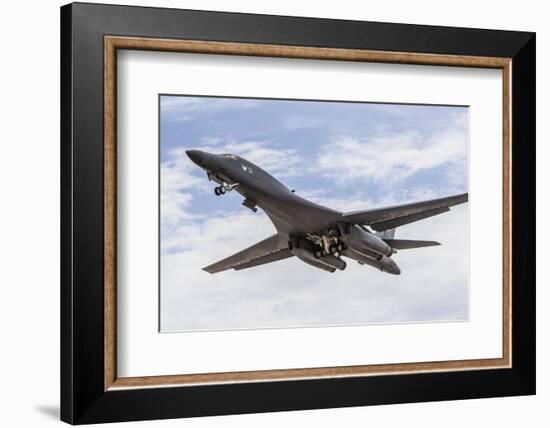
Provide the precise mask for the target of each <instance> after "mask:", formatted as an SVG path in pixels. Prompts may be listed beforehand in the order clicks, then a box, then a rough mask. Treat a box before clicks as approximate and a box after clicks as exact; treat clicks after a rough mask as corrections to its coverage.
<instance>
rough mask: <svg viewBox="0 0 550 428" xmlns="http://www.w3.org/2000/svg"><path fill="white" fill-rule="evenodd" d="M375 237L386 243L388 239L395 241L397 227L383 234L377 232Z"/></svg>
mask: <svg viewBox="0 0 550 428" xmlns="http://www.w3.org/2000/svg"><path fill="white" fill-rule="evenodd" d="M375 235H376V236H378V237H379V238H380V239H383V240H384V241H385V240H386V239H393V237H394V236H395V227H394V228H393V229H388V230H384V231H383V232H375Z"/></svg>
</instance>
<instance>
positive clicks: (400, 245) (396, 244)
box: [384, 239, 441, 250]
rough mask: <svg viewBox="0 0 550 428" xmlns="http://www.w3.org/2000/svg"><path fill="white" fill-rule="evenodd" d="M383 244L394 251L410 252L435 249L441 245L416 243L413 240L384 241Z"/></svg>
mask: <svg viewBox="0 0 550 428" xmlns="http://www.w3.org/2000/svg"><path fill="white" fill-rule="evenodd" d="M384 242H386V244H388V245H389V246H390V247H392V248H395V249H396V250H410V249H411V248H422V247H436V246H438V245H441V244H440V243H439V242H436V241H416V240H413V239H384Z"/></svg>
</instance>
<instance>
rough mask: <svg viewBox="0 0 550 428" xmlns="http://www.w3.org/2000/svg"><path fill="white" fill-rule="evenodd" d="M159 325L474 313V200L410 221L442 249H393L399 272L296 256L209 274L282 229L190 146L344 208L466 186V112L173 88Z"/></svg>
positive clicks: (165, 118)
mask: <svg viewBox="0 0 550 428" xmlns="http://www.w3.org/2000/svg"><path fill="white" fill-rule="evenodd" d="M159 109H160V142H159V144H160V180H161V181H160V236H161V238H160V285H159V286H160V329H161V331H163V332H177V331H182V332H183V331H197V330H200V331H204V330H231V329H257V328H290V327H321V326H329V325H330V326H334V325H362V324H380V323H383V324H385V323H403V322H441V321H466V320H467V319H468V290H469V288H468V275H469V270H468V269H469V264H468V257H469V250H468V248H469V242H468V239H469V237H468V234H469V233H468V230H469V229H468V204H463V205H460V206H457V207H453V208H452V210H451V212H448V213H445V214H442V215H439V216H435V217H432V218H429V219H426V220H422V221H420V222H417V223H414V224H411V225H406V226H403V227H400V228H398V229H397V231H396V236H395V237H396V238H401V239H427V240H437V241H439V242H441V243H442V246H440V247H431V248H420V249H414V250H402V251H399V252H398V254H396V255H394V256H393V257H394V260H395V261H396V262H397V264H398V265H399V267H400V269H401V272H402V273H401V275H399V276H394V275H389V274H387V273H383V272H380V271H377V270H376V269H374V268H371V267H368V266H364V265H363V266H361V265H359V264H357V263H356V262H354V261H353V260H349V259H348V260H347V263H348V267H347V268H346V270H344V271H336V272H335V273H332V274H331V273H328V272H325V271H322V270H319V269H316V268H313V267H311V266H309V265H307V264H305V263H303V262H301V261H300V260H298V259H297V258H295V257H293V258H290V259H286V260H283V261H278V262H275V263H271V264H268V265H263V266H259V267H254V268H251V269H246V270H241V271H233V270H229V271H225V272H222V273H218V274H214V275H211V274H209V273H207V272H204V271H203V270H202V268H203V267H205V266H207V265H210V264H212V263H214V262H216V261H218V260H220V259H223V258H225V257H227V256H229V255H231V254H233V253H236V252H238V251H240V250H242V249H244V248H246V247H248V246H250V245H252V244H254V243H256V242H258V241H260V240H262V239H264V238H266V237H267V236H270V235H272V234H273V233H274V232H275V228H274V226H273V225H272V224H271V222H270V221H269V219H268V218H267V216H266V215H265V213H263V212H262V211H261V209H258V212H257V213H253V212H252V211H250V210H248V209H247V208H245V207H243V206H242V205H241V203H242V196H240V195H239V194H238V193H237V192H231V193H228V194H226V195H224V196H223V197H218V196H215V194H214V187H215V184H214V183H213V182H209V181H208V179H207V178H206V173H205V172H204V171H203V170H202V169H200V168H199V167H198V166H196V165H195V164H193V163H192V162H191V161H190V159H189V158H188V157H187V155H186V154H185V151H186V150H189V149H199V150H204V151H207V152H211V153H233V154H236V155H239V156H241V157H243V158H245V159H248V160H250V161H251V162H253V163H255V164H257V165H259V166H260V167H262V168H263V169H265V170H267V171H268V172H269V173H271V174H272V175H273V176H274V177H276V178H277V179H279V181H282V182H283V183H284V184H285V185H287V187H289V188H291V189H295V191H296V193H297V194H299V195H301V196H303V197H305V198H308V199H311V200H313V201H315V202H317V203H321V204H323V205H326V206H329V207H331V208H334V209H337V210H339V211H344V212H345V211H355V210H361V209H369V208H374V207H382V206H389V205H394V204H401V203H406V202H415V201H420V200H425V199H431V198H436V197H443V196H450V195H454V194H458V193H463V192H467V191H468V108H467V107H463V106H425V105H402V104H380V103H378V104H376V103H349V102H333V101H331V102H328V101H303V100H276V99H251V98H220V97H200V96H175V95H161V96H160V98H159Z"/></svg>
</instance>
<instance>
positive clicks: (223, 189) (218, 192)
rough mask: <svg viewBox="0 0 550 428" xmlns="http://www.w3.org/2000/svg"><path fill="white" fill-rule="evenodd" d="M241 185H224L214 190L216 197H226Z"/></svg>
mask: <svg viewBox="0 0 550 428" xmlns="http://www.w3.org/2000/svg"><path fill="white" fill-rule="evenodd" d="M238 186H239V183H233V184H227V183H223V184H222V185H221V186H218V187H216V188H215V189H214V193H215V194H216V196H221V195H225V194H226V193H227V192H231V191H232V190H233V189H234V188H236V187H238Z"/></svg>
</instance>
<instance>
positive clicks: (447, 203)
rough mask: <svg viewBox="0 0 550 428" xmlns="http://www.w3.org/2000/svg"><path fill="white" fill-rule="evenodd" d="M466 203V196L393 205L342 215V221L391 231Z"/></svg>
mask: <svg viewBox="0 0 550 428" xmlns="http://www.w3.org/2000/svg"><path fill="white" fill-rule="evenodd" d="M467 201H468V194H467V193H463V194H461V195H455V196H449V197H446V198H439V199H431V200H429V201H422V202H414V203H412V204H403V205H395V206H392V207H385V208H376V209H372V210H365V211H355V212H350V213H345V214H342V220H343V221H345V222H348V223H353V224H360V225H367V226H370V227H371V228H372V229H374V230H376V231H377V232H383V231H385V230H389V229H393V228H396V227H398V226H403V225H404V224H409V223H413V222H415V221H418V220H422V219H424V218H428V217H432V216H434V215H437V214H441V213H444V212H447V211H449V209H450V207H452V206H454V205H458V204H462V203H464V202H467Z"/></svg>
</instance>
